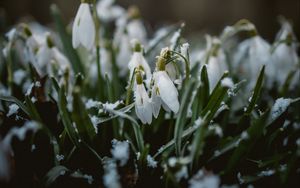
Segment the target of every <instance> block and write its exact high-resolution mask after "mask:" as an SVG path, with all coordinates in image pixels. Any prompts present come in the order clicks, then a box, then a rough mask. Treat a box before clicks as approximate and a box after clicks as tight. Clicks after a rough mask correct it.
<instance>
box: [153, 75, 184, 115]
mask: <svg viewBox="0 0 300 188" xmlns="http://www.w3.org/2000/svg"><path fill="white" fill-rule="evenodd" d="M156 76H157V80H156V84H157V87H158V89H159V94H160V97H161V99H162V101H163V102H164V103H165V104H166V105H167V106H168V107H169V108H170V109H171V110H172V111H173V112H174V113H177V112H178V110H179V102H178V91H177V89H176V87H175V86H174V84H173V82H172V81H171V79H170V78H169V76H168V75H167V73H166V72H165V71H158V72H157V75H156Z"/></svg>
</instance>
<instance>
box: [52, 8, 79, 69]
mask: <svg viewBox="0 0 300 188" xmlns="http://www.w3.org/2000/svg"><path fill="white" fill-rule="evenodd" d="M50 10H51V11H50V12H51V15H52V17H53V20H54V23H55V26H56V29H57V31H58V34H59V36H60V39H61V41H62V44H63V47H64V51H65V53H66V55H67V57H68V58H69V60H70V62H71V64H72V67H73V70H74V72H75V73H79V72H81V73H82V74H85V71H84V67H83V65H82V63H81V61H80V58H79V56H78V54H77V52H76V50H75V49H74V48H73V46H72V40H71V36H70V35H69V33H67V31H66V27H65V25H64V23H63V20H62V16H61V13H60V10H59V9H58V7H57V6H56V5H55V4H52V5H51V7H50Z"/></svg>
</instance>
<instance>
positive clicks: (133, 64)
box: [128, 42, 152, 85]
mask: <svg viewBox="0 0 300 188" xmlns="http://www.w3.org/2000/svg"><path fill="white" fill-rule="evenodd" d="M132 43H133V46H134V52H133V54H132V56H131V59H130V61H129V63H128V68H129V71H130V77H129V78H131V77H132V74H133V71H134V69H136V68H139V69H141V70H142V71H143V72H144V73H145V74H146V83H147V85H148V84H149V82H150V79H151V76H152V74H151V69H150V66H149V64H148V62H147V61H146V59H145V58H144V56H143V53H142V47H141V45H140V44H139V43H137V42H132Z"/></svg>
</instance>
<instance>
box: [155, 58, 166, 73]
mask: <svg viewBox="0 0 300 188" xmlns="http://www.w3.org/2000/svg"><path fill="white" fill-rule="evenodd" d="M156 67H157V69H158V70H159V71H164V70H166V59H165V58H164V57H162V56H159V57H157V62H156Z"/></svg>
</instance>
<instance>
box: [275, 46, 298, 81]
mask: <svg viewBox="0 0 300 188" xmlns="http://www.w3.org/2000/svg"><path fill="white" fill-rule="evenodd" d="M272 60H273V63H274V70H275V75H276V76H274V78H275V79H276V81H277V83H278V84H279V86H282V85H283V84H284V82H285V80H286V78H287V76H288V74H289V73H290V72H291V71H293V70H297V68H298V67H297V66H298V62H299V58H298V55H297V49H295V48H293V47H292V46H291V45H288V44H286V43H281V44H279V46H277V47H276V49H275V51H274V52H273V54H272ZM296 74H298V79H297V80H298V81H299V70H298V73H296ZM293 85H295V84H293Z"/></svg>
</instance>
